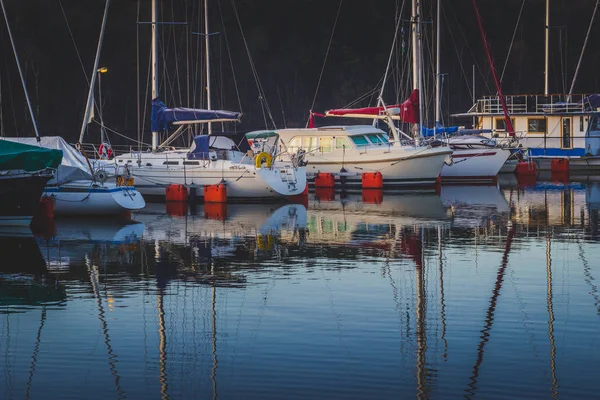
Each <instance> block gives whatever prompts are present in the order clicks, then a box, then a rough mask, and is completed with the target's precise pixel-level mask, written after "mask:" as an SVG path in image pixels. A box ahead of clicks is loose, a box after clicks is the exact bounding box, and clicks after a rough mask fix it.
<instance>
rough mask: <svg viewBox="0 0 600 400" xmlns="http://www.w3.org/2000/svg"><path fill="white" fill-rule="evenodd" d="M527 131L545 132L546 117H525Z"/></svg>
mask: <svg viewBox="0 0 600 400" xmlns="http://www.w3.org/2000/svg"><path fill="white" fill-rule="evenodd" d="M527 132H528V133H546V118H527Z"/></svg>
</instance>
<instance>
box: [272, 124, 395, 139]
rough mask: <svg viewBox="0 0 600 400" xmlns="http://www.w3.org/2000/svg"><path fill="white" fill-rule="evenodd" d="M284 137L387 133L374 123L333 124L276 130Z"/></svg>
mask: <svg viewBox="0 0 600 400" xmlns="http://www.w3.org/2000/svg"><path fill="white" fill-rule="evenodd" d="M276 132H277V133H278V134H279V135H280V136H281V137H283V138H290V137H292V136H336V135H339V136H355V135H365V134H367V133H376V134H386V133H385V132H384V131H382V130H381V129H379V128H375V127H374V126H373V125H333V126H320V127H318V128H297V129H294V128H288V129H278V130H277V131H276Z"/></svg>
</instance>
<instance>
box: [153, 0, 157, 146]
mask: <svg viewBox="0 0 600 400" xmlns="http://www.w3.org/2000/svg"><path fill="white" fill-rule="evenodd" d="M157 97H158V0H152V100H154V99H156V98H157ZM157 147H158V132H152V150H156V149H157Z"/></svg>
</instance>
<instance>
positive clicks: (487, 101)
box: [469, 94, 589, 114]
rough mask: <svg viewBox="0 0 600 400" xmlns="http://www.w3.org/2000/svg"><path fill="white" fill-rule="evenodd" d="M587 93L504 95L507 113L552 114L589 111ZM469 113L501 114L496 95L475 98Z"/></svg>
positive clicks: (498, 99)
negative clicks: (475, 100) (475, 101)
mask: <svg viewBox="0 0 600 400" xmlns="http://www.w3.org/2000/svg"><path fill="white" fill-rule="evenodd" d="M588 96H589V95H588V94H573V95H570V96H569V95H567V94H550V95H543V94H541V95H540V94H521V95H512V96H505V99H506V107H507V109H508V113H509V114H525V113H527V114H552V113H582V112H586V111H589V103H587V102H586V101H585V100H586V99H587V97H588ZM469 113H479V114H503V110H502V105H501V103H500V98H499V97H498V96H484V97H483V98H481V99H479V100H477V103H476V104H474V105H473V107H471V109H470V110H469Z"/></svg>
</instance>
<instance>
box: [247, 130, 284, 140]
mask: <svg viewBox="0 0 600 400" xmlns="http://www.w3.org/2000/svg"><path fill="white" fill-rule="evenodd" d="M245 136H246V139H247V140H253V139H268V138H272V137H278V136H279V135H278V134H277V132H275V131H253V132H248V133H246V135H245Z"/></svg>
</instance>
